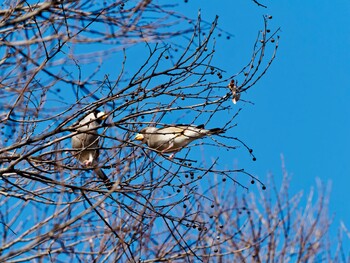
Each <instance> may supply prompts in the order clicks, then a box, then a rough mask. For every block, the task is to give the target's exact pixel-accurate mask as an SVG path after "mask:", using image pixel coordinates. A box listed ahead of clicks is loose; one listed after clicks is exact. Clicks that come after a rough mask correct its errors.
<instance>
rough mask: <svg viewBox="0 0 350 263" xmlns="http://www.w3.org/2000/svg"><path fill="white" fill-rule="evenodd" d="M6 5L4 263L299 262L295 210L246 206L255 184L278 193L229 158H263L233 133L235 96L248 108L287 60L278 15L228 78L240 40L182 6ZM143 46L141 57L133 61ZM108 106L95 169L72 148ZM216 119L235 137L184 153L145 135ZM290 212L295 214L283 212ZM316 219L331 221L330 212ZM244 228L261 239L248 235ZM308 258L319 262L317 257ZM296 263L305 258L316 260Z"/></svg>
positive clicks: (0, 255)
mask: <svg viewBox="0 0 350 263" xmlns="http://www.w3.org/2000/svg"><path fill="white" fill-rule="evenodd" d="M254 2H256V1H254ZM256 3H258V2H256ZM259 5H260V4H259ZM4 7H5V8H3V9H2V10H1V11H0V15H1V20H0V32H1V40H0V41H1V52H0V56H1V60H0V63H1V75H0V88H1V89H0V96H1V97H0V102H1V105H2V111H1V112H0V122H1V124H0V129H1V141H0V143H1V148H0V164H1V167H0V168H1V169H0V178H1V186H0V194H1V198H0V203H1V208H0V222H1V226H2V231H1V233H2V235H1V237H2V239H1V243H0V244H1V245H0V261H1V262H28V261H32V262H37V261H47V260H50V261H52V262H67V261H78V262H116V261H120V262H137V261H144V262H152V261H153V262H160V261H176V260H178V261H180V262H183V261H189V262H192V261H197V260H198V261H205V262H209V261H211V258H214V259H218V260H227V259H230V258H233V259H235V258H239V259H242V260H243V261H244V260H248V261H249V260H250V259H251V257H252V256H254V258H256V259H257V260H260V261H264V260H272V259H275V258H278V259H283V258H286V257H287V256H290V252H289V251H284V252H283V251H282V252H281V250H278V251H277V249H279V248H280V247H279V246H278V245H276V243H274V242H277V241H278V240H280V239H279V236H278V235H280V234H279V233H280V232H278V231H281V229H282V231H284V232H282V233H284V234H286V233H287V234H288V233H290V232H288V231H289V229H290V228H288V227H286V225H285V224H286V223H285V222H287V219H288V220H289V219H290V216H289V215H292V212H291V210H288V209H289V207H291V206H292V205H293V204H296V203H297V202H296V201H293V200H292V201H289V199H288V198H286V199H283V198H282V197H283V195H282V196H278V198H279V199H278V200H279V201H280V203H278V205H279V206H278V208H277V210H275V211H272V210H271V209H270V206H269V205H270V203H269V202H268V201H266V202H265V203H264V207H259V206H258V205H255V203H254V202H252V199H250V198H252V197H249V198H248V197H246V198H244V199H243V201H238V200H241V198H240V194H241V193H239V191H240V190H238V189H241V190H245V189H247V184H249V182H251V183H257V185H259V184H260V186H261V188H262V189H266V187H265V185H264V184H263V183H262V182H261V181H260V180H259V179H258V178H256V177H255V176H254V175H252V174H250V173H249V172H247V171H245V170H244V169H236V168H232V167H227V165H226V164H224V163H223V162H222V161H221V160H222V159H223V158H222V157H220V158H219V156H223V155H225V154H226V155H227V154H232V152H235V150H236V149H237V148H238V147H243V148H244V149H247V152H248V154H250V155H251V156H252V158H253V160H255V157H254V155H253V153H252V150H251V149H250V148H249V147H248V146H247V145H246V144H245V143H244V142H242V141H241V140H240V139H239V138H236V137H235V136H233V135H232V134H234V132H233V129H234V128H235V126H236V123H235V117H236V116H237V115H238V114H239V112H240V108H238V106H237V105H238V104H237V105H235V104H233V103H232V101H231V100H233V101H234V103H238V101H239V100H241V101H242V102H244V96H243V95H244V94H245V93H246V91H247V90H248V89H250V88H251V87H253V86H254V85H255V84H256V82H257V81H258V80H259V79H260V78H261V77H262V76H264V75H265V73H266V72H267V70H268V68H269V67H270V65H271V63H272V61H273V60H274V58H275V54H276V51H277V47H278V32H279V30H278V29H277V30H274V31H270V29H269V27H268V22H269V20H270V19H271V18H272V17H271V16H264V17H263V19H262V21H263V29H262V30H261V31H259V32H258V36H257V38H256V42H255V43H252V44H253V45H252V56H251V57H250V58H247V63H246V65H242V68H241V70H239V71H238V72H226V71H224V69H221V68H220V67H219V66H217V65H215V64H214V63H213V58H214V55H215V41H216V40H215V38H214V37H213V35H214V32H216V31H219V32H220V33H222V34H227V35H228V37H229V36H230V34H229V33H227V32H225V31H223V30H222V29H220V28H219V27H218V26H217V18H216V19H214V21H212V22H211V23H208V22H206V21H204V20H202V18H201V15H200V14H199V15H198V16H197V17H196V19H191V18H189V17H186V16H184V15H182V14H181V13H179V12H176V11H175V10H176V5H173V4H158V3H156V2H154V1H150V0H148V1H147V0H143V1H134V2H131V1H85V0H84V1H51V2H45V1H41V2H40V1H38V2H35V3H31V2H29V1H12V2H11V1H9V2H6V3H5V4H4ZM134 52H135V53H136V54H138V55H139V54H142V56H138V55H137V59H135V58H133V56H135V53H134ZM137 52H139V53H137ZM130 57H131V58H130ZM111 67H115V68H113V69H112V70H111ZM106 72H108V74H106ZM97 109H99V110H103V111H104V112H105V113H106V114H107V115H106V116H105V117H107V118H106V119H105V120H103V121H102V120H100V124H99V125H97V126H95V125H92V126H91V127H90V126H89V129H88V130H84V132H86V133H87V134H93V135H96V134H97V133H98V134H100V136H99V138H98V139H96V140H98V143H97V144H96V143H95V142H94V143H93V144H92V143H91V145H87V146H86V147H87V148H89V150H91V151H98V152H99V154H96V156H95V157H94V158H95V159H97V155H99V159H98V162H96V163H94V165H95V166H94V167H92V166H86V165H83V164H82V163H79V162H78V161H77V160H76V158H74V157H75V156H77V154H81V152H79V149H78V150H77V149H72V146H71V138H72V136H76V135H79V134H82V133H83V132H82V130H81V129H80V128H81V127H82V125H80V127H79V120H81V119H82V118H83V117H84V116H89V114H91V113H94V112H95V111H96V110H97ZM214 118H220V119H221V120H222V123H223V125H222V127H218V128H220V130H222V131H224V133H220V134H218V135H215V136H214V135H211V134H208V136H207V137H208V138H207V139H205V140H196V141H194V142H192V143H191V144H189V145H188V146H186V147H185V148H184V149H182V150H181V153H178V154H176V155H175V156H174V157H173V158H171V157H170V156H169V155H167V154H166V153H164V152H159V151H157V150H156V149H153V148H152V147H149V146H147V145H143V144H140V143H138V142H136V141H135V140H134V136H135V135H136V134H137V133H138V132H139V131H140V130H141V129H142V128H143V127H145V126H153V127H164V126H165V127H169V125H171V124H173V123H175V122H180V121H181V122H182V121H185V122H187V124H188V125H198V124H204V125H205V127H207V128H208V129H211V128H216V127H213V125H214V124H213V119H214ZM92 121H93V120H92ZM77 123H78V124H77ZM84 125H88V124H86V123H85V124H84ZM83 127H85V126H83ZM198 127H203V126H198ZM97 146H98V149H96V147H97ZM83 150H84V149H83ZM77 151H78V153H77ZM200 153H202V155H200ZM214 153H215V154H214ZM219 153H220V154H219ZM199 156H201V157H199ZM212 158H213V159H212ZM78 159H79V158H78ZM96 161H97V160H96ZM96 166H97V167H96ZM97 168H98V169H102V170H104V172H105V173H106V175H107V176H108V178H109V180H110V181H111V182H112V184H113V186H111V187H108V189H106V187H105V186H104V184H103V180H101V176H100V177H98V176H96V175H95V174H93V171H95V170H96V169H97ZM227 187H228V188H229V190H228V189H227ZM285 202H286V203H285ZM290 202H291V203H290ZM320 202H321V201H320ZM321 203H322V202H321ZM286 206H287V208H286ZM261 209H263V211H265V212H266V215H261V213H262V212H260V211H262V210H261ZM264 209H265V210H264ZM286 209H287V213H286V216H287V219H286V218H285V217H284V216H282V215H284V214H283V213H284V211H285V210H286ZM242 211H243V213H242ZM317 211H319V212H320V213H321V212H322V213H323V211H324V210H323V206H322V207H320V208H319V210H317ZM276 217H279V218H280V221H278V220H277V219H276ZM222 220H224V221H225V222H226V225H224V224H223V223H221V222H224V221H222ZM257 220H258V221H260V223H259V222H257ZM317 222H319V221H317ZM227 224H229V226H227ZM317 227H318V225H317ZM317 227H316V228H313V229H312V230H310V231H309V232H305V233H306V235H305V238H304V239H302V237H304V236H302V235H300V240H299V241H300V243H293V244H294V245H295V246H296V247H298V248H303V249H304V248H307V249H309V245H308V243H307V242H308V240H309V236H310V235H308V234H307V233H311V234H314V233H316V232H317V231H318V230H319V228H317ZM245 229H249V231H250V234H243V232H244V231H243V230H245ZM275 233H276V234H275ZM303 233H304V232H303ZM267 237H269V238H270V239H269V238H267ZM272 237H274V239H271V238H272ZM267 240H269V242H268V245H267V247H266V246H265V247H264V245H265V244H266V242H267ZM285 240H286V244H287V245H288V246H287V245H286V248H287V247H290V246H289V245H290V244H289V243H288V242H289V241H288V239H285ZM293 242H294V241H293ZM314 251H317V250H316V249H314ZM277 252H278V253H279V254H278V257H277V256H276V255H277ZM300 253H301V252H300ZM309 253H310V257H309V258H312V255H316V254H315V253H314V254H312V253H311V252H309ZM298 257H299V259H300V261H302V260H303V259H304V258H305V255H304V253H301V254H300V255H299V256H298Z"/></svg>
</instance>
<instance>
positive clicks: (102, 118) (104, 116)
mask: <svg viewBox="0 0 350 263" xmlns="http://www.w3.org/2000/svg"><path fill="white" fill-rule="evenodd" d="M107 117H108V114H106V113H105V114H104V115H103V116H101V117H100V119H101V120H105V119H107Z"/></svg>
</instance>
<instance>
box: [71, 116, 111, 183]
mask: <svg viewBox="0 0 350 263" xmlns="http://www.w3.org/2000/svg"><path fill="white" fill-rule="evenodd" d="M106 118H107V114H106V113H104V112H103V111H100V110H95V111H93V112H91V113H89V114H88V115H87V116H85V117H84V118H83V119H81V120H80V121H78V122H77V123H75V124H74V125H73V127H75V131H76V132H78V133H77V134H76V135H74V136H72V139H71V143H72V148H73V149H74V150H75V153H74V157H75V158H76V159H77V160H78V161H79V162H80V163H82V165H83V166H84V167H91V168H93V171H94V172H95V174H96V175H97V176H98V177H99V178H101V179H102V180H103V182H104V183H105V185H106V187H107V189H108V190H110V189H111V188H112V183H111V181H110V180H109V178H108V177H107V175H106V174H105V173H104V172H103V170H102V169H101V168H100V167H97V166H98V157H99V153H100V136H99V134H98V132H97V129H96V128H97V127H98V126H99V125H100V124H101V123H102V121H103V120H104V119H106Z"/></svg>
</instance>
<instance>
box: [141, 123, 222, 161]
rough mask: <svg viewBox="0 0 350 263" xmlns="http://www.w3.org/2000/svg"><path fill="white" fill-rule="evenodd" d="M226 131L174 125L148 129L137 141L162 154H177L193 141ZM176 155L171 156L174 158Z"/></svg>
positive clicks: (143, 130)
mask: <svg viewBox="0 0 350 263" xmlns="http://www.w3.org/2000/svg"><path fill="white" fill-rule="evenodd" d="M223 132H224V129H221V128H214V129H210V130H207V129H205V128H204V125H199V126H194V125H173V126H166V127H163V128H156V127H146V128H143V129H142V130H141V131H140V132H139V133H138V134H137V135H136V136H135V140H138V141H142V143H144V144H147V146H148V147H149V148H151V149H153V150H155V151H157V152H160V153H176V152H178V151H180V150H182V149H183V148H185V147H186V146H187V145H188V144H190V143H191V142H192V141H194V140H197V139H200V138H203V137H205V136H208V135H216V134H220V133H223ZM173 156H174V154H172V155H171V157H173Z"/></svg>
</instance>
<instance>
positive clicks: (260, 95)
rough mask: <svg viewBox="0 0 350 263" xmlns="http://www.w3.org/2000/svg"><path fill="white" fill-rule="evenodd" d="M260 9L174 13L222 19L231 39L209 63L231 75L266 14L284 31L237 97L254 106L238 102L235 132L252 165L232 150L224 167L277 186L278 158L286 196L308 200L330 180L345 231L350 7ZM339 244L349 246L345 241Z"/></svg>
mask: <svg viewBox="0 0 350 263" xmlns="http://www.w3.org/2000/svg"><path fill="white" fill-rule="evenodd" d="M261 3H263V4H265V5H267V6H268V8H267V9H265V8H261V7H258V6H257V5H256V4H254V3H253V1H250V0H236V1H232V0H221V1H214V0H203V1H195V0H189V2H188V3H184V1H182V2H180V4H179V7H178V10H179V12H183V13H185V14H186V15H187V16H189V17H192V18H196V15H197V11H198V9H199V8H201V14H202V19H204V20H206V21H208V22H211V21H212V20H213V19H214V17H215V15H219V27H221V28H222V29H224V30H226V31H228V32H230V33H232V34H233V35H234V37H232V38H231V39H230V40H226V38H225V35H224V34H223V37H221V38H218V39H217V40H218V41H217V48H216V51H217V52H216V55H215V60H214V64H216V65H218V66H220V67H221V68H222V69H225V70H226V71H228V72H229V73H230V74H233V73H236V72H238V71H239V70H240V69H241V68H242V67H243V66H244V65H246V64H247V63H248V62H249V59H250V55H251V51H252V47H253V44H254V41H255V39H256V36H257V33H258V31H259V30H261V29H262V28H263V18H262V16H263V15H265V14H270V15H272V16H273V19H272V20H271V21H270V28H271V30H272V31H273V30H274V29H277V28H278V27H281V32H280V33H279V35H280V37H281V39H280V43H279V50H278V53H277V58H276V59H275V61H274V63H273V64H272V66H271V68H270V69H269V71H268V72H267V74H266V75H265V76H264V77H263V78H262V79H261V80H260V81H259V82H258V83H257V84H256V85H255V86H254V87H253V88H251V89H250V90H248V92H247V93H245V94H243V95H242V99H245V100H249V101H252V102H253V103H254V105H251V104H244V103H243V102H239V104H238V106H237V107H243V111H242V112H241V113H240V115H239V117H238V118H237V123H238V127H237V128H235V129H234V130H233V131H234V132H236V133H237V134H235V136H237V137H238V138H240V139H241V140H243V141H244V142H245V143H247V144H248V145H249V146H250V147H251V148H253V149H254V153H255V155H256V157H257V161H256V162H252V161H251V157H250V156H249V155H248V154H247V152H246V151H237V155H236V156H228V157H227V160H226V162H227V163H228V165H231V167H232V165H237V166H238V167H239V168H245V169H246V170H247V171H249V172H252V173H253V174H254V175H256V176H258V177H259V178H260V179H261V180H262V181H264V182H267V175H268V173H272V174H273V175H274V177H275V179H276V181H277V182H280V181H281V178H282V168H281V166H282V164H281V155H283V156H284V159H285V166H286V168H287V170H288V172H289V175H290V176H291V183H290V184H291V185H290V189H291V194H295V193H297V192H299V191H304V193H305V195H306V194H307V193H308V192H309V191H310V189H311V187H316V178H320V179H321V181H322V182H323V183H327V182H331V184H332V192H331V200H330V213H331V215H333V214H334V215H335V217H334V224H333V226H332V233H336V230H337V228H338V226H339V224H340V222H341V221H343V222H344V223H345V225H346V226H347V228H348V229H349V228H350V209H349V204H348V202H349V201H348V200H350V191H349V185H350V161H349V158H350V155H349V153H348V149H349V148H350V139H349V134H350V124H349V123H350V122H349V116H350V107H349V103H348V102H347V100H348V98H350V85H349V83H350V74H349V69H350V2H349V1H345V0H344V1H305V0H294V1H288V0H279V1H267V0H262V1H261ZM127 52H128V51H127ZM127 55H128V61H127V71H129V72H131V73H132V72H133V70H134V69H135V67H137V63H135V62H139V64H141V63H142V62H143V60H142V58H140V57H139V55H137V54H136V53H134V54H133V53H132V52H129V53H128V54H127ZM122 56H123V54H122V52H119V53H116V54H115V55H113V57H114V58H115V59H114V60H113V59H112V61H113V64H111V67H109V68H108V70H109V72H108V71H105V72H104V73H106V74H108V73H110V74H111V75H114V76H115V74H117V73H119V68H118V67H120V66H118V65H119V64H118V63H115V61H121V60H122ZM130 61H131V62H132V64H130ZM116 72H117V73H116ZM102 79H103V77H102V76H101V80H102ZM174 121H176V120H175V119H174ZM211 125H213V126H214V125H215V126H217V127H221V126H222V123H220V122H219V120H218V121H217V122H216V123H215V121H213V122H211ZM210 128H211V127H210ZM231 135H232V134H231ZM230 158H231V159H230ZM248 182H249V181H248ZM253 187H254V186H253ZM253 187H252V186H251V187H250V188H253ZM344 241H346V242H348V244H350V241H349V239H345V240H344ZM348 247H349V245H348Z"/></svg>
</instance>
